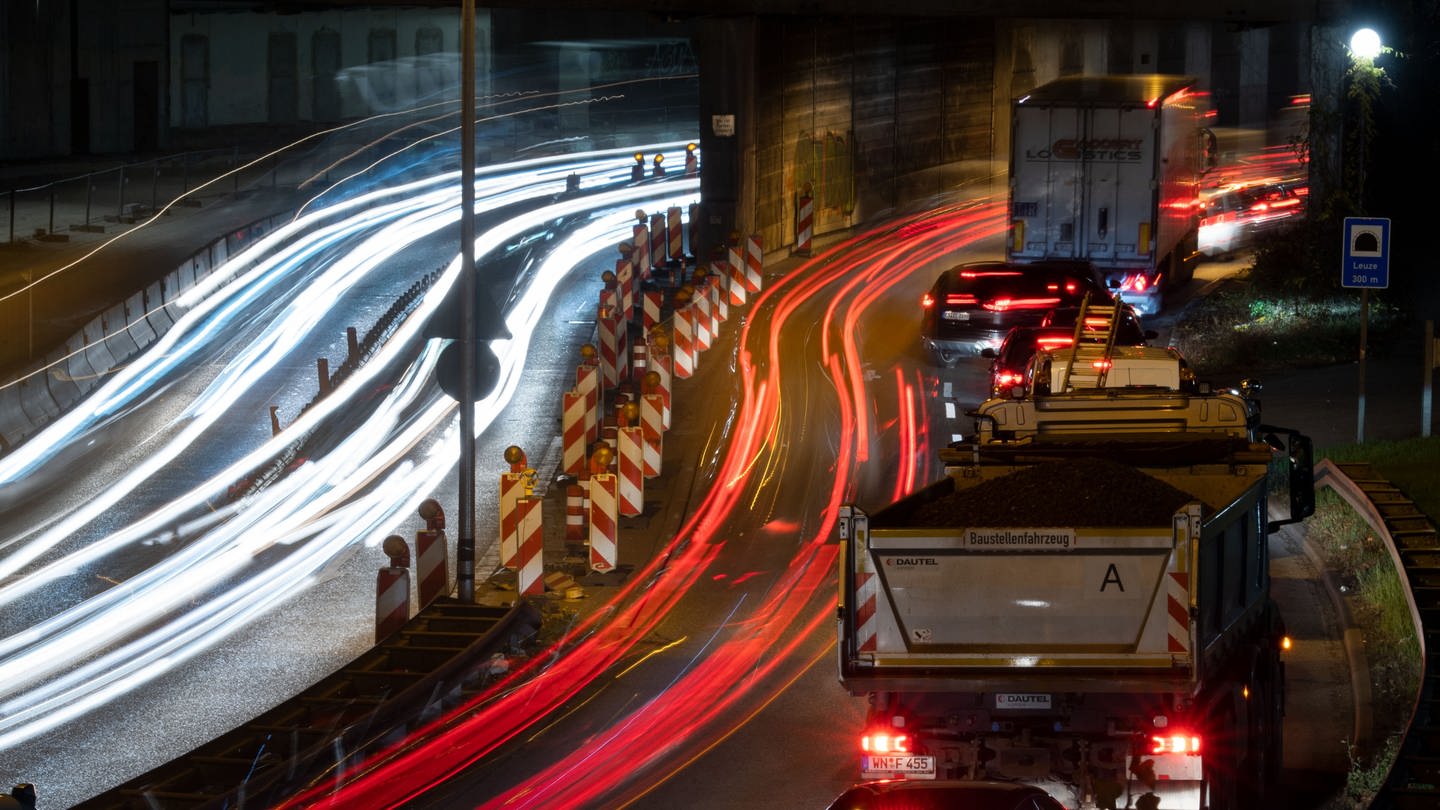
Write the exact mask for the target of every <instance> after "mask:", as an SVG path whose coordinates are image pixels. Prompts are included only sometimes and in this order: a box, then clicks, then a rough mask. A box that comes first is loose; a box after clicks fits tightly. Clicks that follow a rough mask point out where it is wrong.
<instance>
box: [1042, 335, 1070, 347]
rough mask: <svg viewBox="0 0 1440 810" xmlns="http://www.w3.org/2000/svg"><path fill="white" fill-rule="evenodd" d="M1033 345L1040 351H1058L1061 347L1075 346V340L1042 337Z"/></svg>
mask: <svg viewBox="0 0 1440 810" xmlns="http://www.w3.org/2000/svg"><path fill="white" fill-rule="evenodd" d="M1035 344H1036V345H1037V346H1039V347H1040V348H1042V349H1058V348H1060V347H1061V346H1073V345H1075V338H1071V337H1042V338H1039V339H1038V340H1036V341H1035Z"/></svg>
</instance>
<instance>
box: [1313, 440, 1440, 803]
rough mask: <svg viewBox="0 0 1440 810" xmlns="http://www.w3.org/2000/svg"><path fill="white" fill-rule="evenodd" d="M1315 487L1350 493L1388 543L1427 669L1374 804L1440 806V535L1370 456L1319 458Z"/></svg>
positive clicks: (1350, 499)
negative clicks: (1367, 460) (1341, 459)
mask: <svg viewBox="0 0 1440 810" xmlns="http://www.w3.org/2000/svg"><path fill="white" fill-rule="evenodd" d="M1315 486H1317V487H1319V486H1328V487H1330V488H1331V489H1332V490H1334V491H1335V492H1336V493H1337V494H1339V495H1340V497H1342V498H1344V499H1345V500H1346V502H1348V503H1349V504H1350V505H1351V507H1353V508H1354V509H1355V511H1356V512H1358V513H1359V514H1360V515H1361V516H1362V517H1364V518H1365V520H1366V522H1367V523H1369V524H1370V527H1371V528H1372V529H1374V530H1375V532H1376V534H1377V535H1379V537H1380V539H1381V541H1382V542H1384V543H1385V546H1386V547H1387V548H1388V549H1389V550H1390V555H1391V557H1392V558H1393V560H1394V563H1395V568H1396V570H1398V571H1403V572H1404V574H1405V582H1406V584H1407V586H1408V587H1407V589H1406V596H1407V599H1408V601H1409V603H1410V613H1411V618H1412V619H1413V621H1414V623H1415V630H1416V635H1417V639H1418V641H1419V643H1420V654H1421V657H1422V659H1423V664H1424V669H1423V671H1422V675H1421V681H1420V689H1419V692H1418V693H1417V695H1416V698H1415V709H1414V712H1413V713H1412V714H1411V718H1410V723H1409V725H1408V726H1407V728H1406V730H1405V738H1404V740H1403V741H1402V742H1401V744H1400V750H1399V753H1398V754H1397V755H1396V758H1395V762H1394V763H1393V764H1392V765H1391V767H1390V772H1389V774H1388V775H1387V777H1386V779H1385V783H1384V785H1383V787H1381V789H1380V791H1379V792H1378V793H1377V794H1376V796H1375V799H1374V801H1373V802H1372V803H1371V805H1370V807H1371V808H1372V810H1434V808H1436V807H1440V670H1437V668H1436V664H1437V662H1436V656H1435V651H1436V650H1437V649H1440V534H1437V532H1436V529H1435V525H1434V524H1433V523H1431V522H1430V519H1429V518H1428V517H1427V516H1426V515H1425V514H1424V513H1423V512H1421V511H1420V510H1419V509H1418V508H1417V507H1416V506H1415V504H1414V503H1413V502H1412V501H1411V500H1410V499H1409V498H1408V497H1406V496H1405V494H1404V493H1402V492H1400V490H1399V489H1398V488H1397V487H1396V486H1395V485H1394V484H1391V483H1390V482H1389V481H1386V480H1385V479H1384V478H1381V477H1380V476H1379V475H1378V474H1377V473H1376V472H1375V471H1374V469H1373V468H1372V467H1371V466H1370V465H1369V464H1367V463H1340V464H1336V463H1335V462H1332V461H1330V460H1328V459H1326V460H1323V461H1321V462H1320V463H1319V464H1316V465H1315Z"/></svg>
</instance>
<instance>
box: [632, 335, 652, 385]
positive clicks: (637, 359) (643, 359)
mask: <svg viewBox="0 0 1440 810" xmlns="http://www.w3.org/2000/svg"><path fill="white" fill-rule="evenodd" d="M649 355H650V349H649V346H647V345H646V343H645V341H643V340H637V341H635V347H634V349H632V350H631V352H630V379H632V380H643V379H645V372H647V371H649V370H650V369H649V365H650V357H649Z"/></svg>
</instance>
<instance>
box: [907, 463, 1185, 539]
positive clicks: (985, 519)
mask: <svg viewBox="0 0 1440 810" xmlns="http://www.w3.org/2000/svg"><path fill="white" fill-rule="evenodd" d="M1191 500H1194V496H1192V495H1190V494H1189V493H1187V492H1184V491H1182V490H1179V489H1176V488H1175V487H1172V486H1170V485H1169V484H1167V483H1165V482H1164V481H1161V480H1159V479H1156V478H1152V477H1150V476H1148V475H1146V474H1145V473H1143V472H1141V471H1139V470H1137V469H1135V468H1134V467H1131V466H1129V465H1127V464H1121V463H1120V462H1117V461H1107V460H1105V459H1098V458H1085V459H1067V460H1064V461H1052V462H1045V463H1042V464H1036V465H1035V466H1034V467H1030V468H1028V469H1024V470H1020V471H1018V472H1016V473H1013V474H1011V475H1007V476H1005V477H1003V478H996V479H992V480H989V481H986V482H984V483H982V484H977V485H976V486H973V487H970V488H968V489H963V490H960V491H957V492H953V493H950V494H947V495H943V496H941V497H939V498H936V499H934V500H932V501H927V502H926V503H923V504H920V505H918V506H917V507H916V508H915V510H914V511H913V512H911V513H910V515H909V518H908V520H907V521H906V522H907V523H908V525H910V526H1139V525H1156V526H1165V525H1169V523H1170V518H1171V517H1172V516H1173V515H1174V514H1175V510H1176V509H1179V508H1180V507H1181V506H1183V505H1185V504H1186V503H1188V502H1189V501H1191Z"/></svg>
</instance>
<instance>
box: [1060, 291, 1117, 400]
mask: <svg viewBox="0 0 1440 810" xmlns="http://www.w3.org/2000/svg"><path fill="white" fill-rule="evenodd" d="M1123 306H1124V304H1122V303H1121V302H1120V300H1119V299H1118V298H1117V299H1116V300H1115V302H1114V303H1113V304H1110V305H1108V306H1100V305H1092V304H1091V303H1090V294H1089V293H1086V294H1085V297H1084V298H1083V299H1081V301H1080V311H1079V313H1077V314H1076V316H1075V332H1074V334H1073V335H1072V336H1071V337H1072V340H1071V343H1070V357H1069V362H1068V364H1067V365H1066V366H1065V369H1064V373H1063V374H1062V375H1061V378H1060V379H1059V380H1058V384H1057V385H1055V386H1054V388H1053V389H1052V390H1054V391H1056V392H1065V391H1074V390H1075V389H1077V388H1104V387H1105V377H1106V375H1107V374H1109V372H1110V367H1111V353H1112V352H1113V351H1114V349H1115V336H1116V333H1117V332H1118V331H1119V323H1120V315H1121V307H1123Z"/></svg>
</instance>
